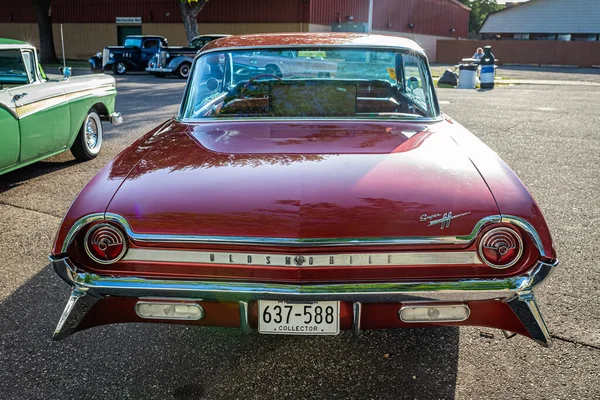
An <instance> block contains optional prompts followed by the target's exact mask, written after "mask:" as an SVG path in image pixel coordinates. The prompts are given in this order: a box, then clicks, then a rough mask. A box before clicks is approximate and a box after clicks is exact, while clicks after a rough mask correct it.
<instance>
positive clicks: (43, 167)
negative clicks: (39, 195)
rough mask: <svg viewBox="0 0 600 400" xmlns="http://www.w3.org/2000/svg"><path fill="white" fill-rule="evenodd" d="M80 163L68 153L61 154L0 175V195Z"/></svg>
mask: <svg viewBox="0 0 600 400" xmlns="http://www.w3.org/2000/svg"><path fill="white" fill-rule="evenodd" d="M68 158H71V159H68ZM63 160H64V161H63ZM80 162H81V161H78V160H76V159H74V158H73V157H71V155H70V153H69V154H68V155H64V154H61V155H58V156H54V157H51V158H49V159H45V160H42V161H38V162H36V163H33V164H30V165H27V166H25V167H22V168H19V169H17V170H14V171H11V172H9V173H6V174H4V175H0V194H1V193H4V192H6V191H8V190H11V189H14V188H15V187H18V186H20V185H21V184H23V183H26V182H27V181H28V180H30V179H34V178H37V177H39V176H42V175H46V174H49V173H51V172H55V171H60V170H61V169H65V168H69V167H71V166H73V165H76V164H78V163H80Z"/></svg>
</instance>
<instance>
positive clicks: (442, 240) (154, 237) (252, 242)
mask: <svg viewBox="0 0 600 400" xmlns="http://www.w3.org/2000/svg"><path fill="white" fill-rule="evenodd" d="M102 219H106V220H107V221H112V222H115V223H118V224H120V225H121V227H122V228H123V229H124V230H125V232H126V233H127V235H128V236H129V237H130V238H131V239H132V240H133V241H136V242H140V243H189V244H214V245H217V246H220V245H240V244H241V245H247V246H287V247H326V246H340V247H346V246H395V245H398V246H402V245H413V246H420V245H431V244H450V245H461V244H462V245H467V244H469V243H471V242H472V241H473V240H474V239H475V238H476V237H477V235H478V233H479V231H480V230H481V229H482V228H483V226H484V225H485V224H487V223H491V222H505V223H509V224H514V225H516V226H518V227H520V228H521V229H523V230H524V231H525V232H526V233H527V234H528V235H529V236H530V237H531V239H532V241H533V243H534V244H535V246H536V247H537V249H538V251H539V252H540V255H541V256H542V257H546V252H545V251H544V246H543V244H542V240H541V238H540V236H539V234H538V233H537V232H536V230H535V229H534V228H533V226H531V224H529V222H527V221H525V220H524V219H522V218H519V217H515V216H511V215H502V216H501V215H490V216H488V217H485V218H482V219H481V220H479V222H477V224H475V226H474V227H473V230H472V231H471V233H470V234H468V235H464V236H423V237H418V236H415V237H384V238H305V239H303V238H268V237H257V236H202V235H158V234H140V233H136V232H134V231H133V230H132V229H131V226H130V225H129V222H128V221H127V219H125V218H124V217H122V216H120V215H118V214H113V213H106V214H104V213H95V214H89V215H87V216H85V217H82V218H81V219H79V220H78V221H76V222H75V223H74V224H73V226H72V227H71V229H70V230H69V232H68V233H67V236H66V237H65V240H64V242H63V246H62V248H61V252H62V253H66V251H67V249H68V247H69V245H70V244H71V242H72V241H73V240H74V238H75V235H76V234H77V232H79V231H80V230H81V229H82V228H83V227H84V226H85V225H87V224H89V223H91V222H94V221H99V220H102Z"/></svg>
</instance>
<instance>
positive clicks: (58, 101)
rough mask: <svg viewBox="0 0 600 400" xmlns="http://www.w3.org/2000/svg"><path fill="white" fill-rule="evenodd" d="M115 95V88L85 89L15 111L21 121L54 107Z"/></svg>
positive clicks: (26, 104) (53, 96)
mask: <svg viewBox="0 0 600 400" xmlns="http://www.w3.org/2000/svg"><path fill="white" fill-rule="evenodd" d="M114 93H115V88H114V86H108V85H104V86H99V87H97V88H93V89H83V90H78V91H75V92H70V93H66V94H65V93H60V94H54V95H51V96H46V97H43V98H39V99H35V101H31V102H29V103H25V104H22V105H19V106H17V107H16V109H15V111H16V113H17V115H18V118H19V119H22V118H25V117H29V116H30V115H34V114H37V113H39V112H42V111H46V110H50V109H52V108H54V107H58V106H63V105H67V104H69V103H70V102H74V101H79V100H82V99H84V98H87V97H91V96H97V97H104V96H109V95H111V94H114Z"/></svg>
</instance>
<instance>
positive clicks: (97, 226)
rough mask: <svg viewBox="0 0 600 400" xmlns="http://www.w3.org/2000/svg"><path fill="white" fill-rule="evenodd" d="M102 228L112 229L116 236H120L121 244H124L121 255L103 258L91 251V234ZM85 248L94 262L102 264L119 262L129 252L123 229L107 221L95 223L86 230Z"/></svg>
mask: <svg viewBox="0 0 600 400" xmlns="http://www.w3.org/2000/svg"><path fill="white" fill-rule="evenodd" d="M101 228H105V229H109V230H110V231H112V232H113V233H115V234H116V236H118V238H119V239H120V240H121V244H122V245H123V249H122V250H121V252H120V253H119V255H118V256H117V257H116V258H114V259H112V260H103V259H101V258H98V257H96V256H95V255H94V254H93V252H92V251H91V249H90V248H89V239H90V235H92V234H93V233H94V232H97V231H98V230H99V229H101ZM83 248H84V249H85V252H86V254H87V255H88V257H89V258H90V259H92V260H93V261H94V262H96V263H98V264H102V265H109V264H114V263H116V262H118V261H119V260H120V259H122V258H123V256H124V255H125V253H127V236H126V235H125V234H124V233H123V231H122V230H121V229H119V228H118V227H116V226H114V225H113V224H109V223H107V222H103V223H99V224H95V225H93V226H92V227H91V228H90V229H88V231H87V232H86V234H85V236H84V238H83Z"/></svg>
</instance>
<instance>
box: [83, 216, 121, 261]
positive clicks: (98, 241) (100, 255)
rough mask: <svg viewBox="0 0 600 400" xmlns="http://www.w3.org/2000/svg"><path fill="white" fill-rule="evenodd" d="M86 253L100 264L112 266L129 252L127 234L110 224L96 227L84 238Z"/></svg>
mask: <svg viewBox="0 0 600 400" xmlns="http://www.w3.org/2000/svg"><path fill="white" fill-rule="evenodd" d="M84 247H85V252H86V253H87V255H88V256H90V258H91V259H92V260H94V261H96V262H97V263H99V264H112V263H115V262H117V261H119V260H120V259H121V257H123V256H124V255H125V252H126V251H127V240H126V238H125V234H124V233H123V232H121V230H120V229H119V228H116V227H114V226H113V225H110V224H98V225H94V226H93V227H92V228H90V230H89V231H88V232H87V233H86V235H85V238H84Z"/></svg>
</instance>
